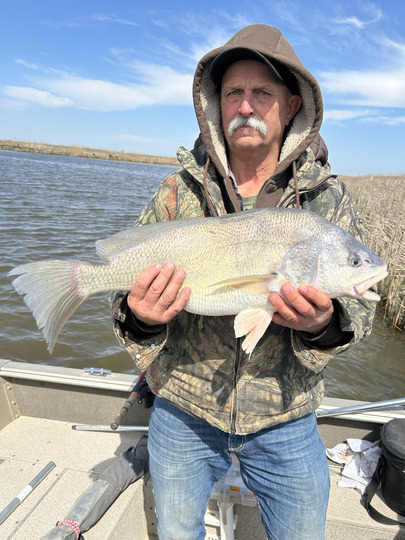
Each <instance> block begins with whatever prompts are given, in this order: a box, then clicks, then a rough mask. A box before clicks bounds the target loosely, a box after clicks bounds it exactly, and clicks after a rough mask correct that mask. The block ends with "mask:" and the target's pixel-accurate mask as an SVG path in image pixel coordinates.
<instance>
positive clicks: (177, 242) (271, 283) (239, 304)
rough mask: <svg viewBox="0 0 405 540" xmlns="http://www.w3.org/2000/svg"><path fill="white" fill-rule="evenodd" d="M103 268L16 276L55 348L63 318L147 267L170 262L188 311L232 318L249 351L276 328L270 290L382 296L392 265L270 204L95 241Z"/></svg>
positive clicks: (62, 264) (326, 226)
mask: <svg viewBox="0 0 405 540" xmlns="http://www.w3.org/2000/svg"><path fill="white" fill-rule="evenodd" d="M96 249H97V253H98V255H99V257H100V258H101V259H103V260H105V261H106V264H102V263H101V264H90V263H86V262H79V261H58V260H54V261H43V262H34V263H29V264H23V265H21V266H18V267H16V268H14V269H13V270H12V271H11V272H10V275H19V277H17V278H16V279H15V280H14V281H13V285H14V287H15V289H16V290H17V292H18V293H19V294H23V295H25V298H24V300H25V302H26V304H27V306H28V307H29V308H30V309H31V310H32V312H33V315H34V317H35V319H36V321H37V324H38V328H40V329H42V331H43V334H44V337H45V339H46V341H47V343H48V349H49V352H52V349H53V346H54V344H55V341H56V339H57V337H58V334H59V332H60V330H61V329H62V327H63V325H64V324H65V322H66V321H67V320H68V318H69V317H70V316H71V315H72V313H73V312H74V311H75V309H76V308H77V307H78V306H79V305H80V304H81V303H82V302H84V300H86V298H87V297H89V296H91V295H92V294H95V293H98V292H102V291H111V290H126V291H127V290H130V289H131V288H132V286H133V284H134V282H135V280H136V278H137V277H138V275H139V274H140V273H141V272H142V271H143V270H144V269H145V268H146V267H147V266H149V265H151V264H154V263H157V262H160V263H165V262H166V261H172V262H173V263H174V264H175V265H176V266H177V267H179V268H183V269H184V270H185V272H186V279H185V281H184V284H183V286H189V287H190V288H191V296H190V298H189V300H188V302H187V304H186V307H185V309H186V311H189V312H190V313H198V314H201V315H236V318H235V335H236V337H241V336H245V335H246V336H247V337H246V338H245V340H244V341H243V349H244V350H245V352H246V353H247V354H251V353H252V351H253V349H254V347H255V346H256V344H257V342H258V341H259V339H260V338H261V337H262V335H263V334H264V332H265V330H266V328H267V327H268V325H269V324H270V322H271V319H272V316H273V313H274V309H273V307H272V306H271V304H270V303H269V302H268V300H267V297H268V294H269V292H270V291H276V292H279V291H280V288H281V285H282V284H283V283H285V282H287V281H288V282H290V283H292V284H293V285H294V286H295V287H297V286H299V285H300V284H301V283H307V284H312V285H314V286H315V287H317V288H319V289H320V290H322V291H324V292H325V293H327V294H328V295H329V296H330V297H331V298H336V297H341V296H350V297H353V298H358V299H364V300H379V299H380V298H379V296H378V295H377V294H376V293H375V292H373V291H371V290H370V287H371V286H372V285H374V284H375V283H377V282H378V281H380V280H381V279H383V278H384V277H385V276H386V275H387V267H386V264H385V263H384V262H383V261H382V260H381V259H380V258H379V257H378V256H377V255H376V254H375V253H374V252H373V251H372V250H371V249H369V248H367V247H366V246H364V245H363V244H362V243H361V242H360V241H359V240H357V239H356V238H354V237H353V236H352V235H351V234H349V233H348V232H347V231H345V230H343V229H342V228H340V227H338V226H337V225H335V224H333V223H331V222H329V221H327V220H325V219H324V218H323V217H321V216H319V215H317V214H314V213H313V212H309V211H305V210H296V209H287V208H265V209H259V210H251V211H246V212H240V213H237V214H231V215H226V216H221V217H211V218H191V219H184V220H178V221H176V220H175V221H169V222H164V223H155V224H151V225H144V226H141V227H134V228H132V229H128V230H125V231H123V232H120V233H118V234H116V235H115V236H112V237H111V238H108V239H106V240H99V241H98V242H96Z"/></svg>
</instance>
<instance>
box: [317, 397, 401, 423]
mask: <svg viewBox="0 0 405 540" xmlns="http://www.w3.org/2000/svg"><path fill="white" fill-rule="evenodd" d="M398 406H402V407H404V406H405V397H403V398H398V399H388V400H385V401H375V402H371V403H360V404H359V405H349V406H346V407H338V408H336V409H327V410H325V411H316V413H315V414H316V416H317V418H320V417H322V416H339V415H341V414H347V413H361V412H364V411H377V410H379V409H386V408H388V407H398Z"/></svg>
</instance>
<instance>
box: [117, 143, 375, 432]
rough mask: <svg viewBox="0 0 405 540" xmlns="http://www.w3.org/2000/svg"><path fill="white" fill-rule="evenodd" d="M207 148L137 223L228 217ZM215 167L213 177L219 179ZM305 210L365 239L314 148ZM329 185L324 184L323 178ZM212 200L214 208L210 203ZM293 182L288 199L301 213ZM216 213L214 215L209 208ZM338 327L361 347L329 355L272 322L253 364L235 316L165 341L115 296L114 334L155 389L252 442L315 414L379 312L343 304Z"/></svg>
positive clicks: (302, 180)
mask: <svg viewBox="0 0 405 540" xmlns="http://www.w3.org/2000/svg"><path fill="white" fill-rule="evenodd" d="M206 157H207V156H206V154H205V152H204V148H203V147H199V148H197V149H195V150H194V151H193V152H189V151H187V150H185V149H184V148H181V149H180V150H179V153H178V159H179V161H180V163H181V164H182V166H183V168H182V169H181V170H179V171H176V172H174V173H173V174H171V175H170V176H169V177H168V178H167V179H166V181H165V182H163V184H162V185H161V186H160V188H159V189H158V191H157V192H156V194H155V195H154V196H153V198H152V200H151V201H150V203H149V204H148V206H147V207H146V208H145V209H144V211H143V212H142V214H141V216H140V218H139V220H138V223H139V224H146V223H153V222H156V221H164V220H169V219H185V218H190V217H196V216H201V215H203V216H206V215H210V214H212V211H216V213H217V214H219V215H221V214H224V213H225V211H226V210H225V206H224V202H223V197H222V194H221V190H220V187H219V184H218V181H217V180H216V179H215V176H211V175H210V174H208V175H207V178H206V179H205V181H204V164H205V161H206ZM211 169H212V168H210V169H209V171H211V172H214V170H213V169H212V170H211ZM297 175H298V184H299V186H300V193H301V194H300V202H301V205H302V207H303V208H305V209H309V210H311V211H313V212H316V213H319V214H321V215H323V216H324V217H325V218H327V219H328V220H330V221H332V222H334V223H337V224H338V225H340V226H341V227H343V228H345V229H346V230H348V231H349V232H351V233H352V234H353V235H354V236H357V237H358V238H360V239H362V240H363V241H364V231H363V227H362V222H361V219H360V218H359V216H358V215H357V211H356V207H355V205H354V203H353V201H352V198H351V196H350V193H349V192H348V190H347V188H346V187H345V185H344V184H343V183H342V182H341V181H339V180H338V179H337V178H336V177H333V176H331V175H330V170H329V166H328V165H327V164H326V165H324V166H321V165H320V164H319V163H317V162H316V161H315V155H314V152H313V150H312V148H308V149H307V150H306V151H305V152H303V154H302V155H301V156H300V159H299V160H298V161H297ZM324 178H326V180H325V181H324V182H323V183H320V180H322V179H324ZM207 196H209V197H210V199H211V204H210V205H209V204H208V202H207ZM295 203H296V199H295V196H294V182H293V180H292V179H291V180H290V182H289V184H288V186H287V189H286V190H285V193H284V196H283V198H282V200H281V201H280V203H279V204H280V205H283V206H290V207H293V206H295ZM210 206H211V207H212V206H213V207H214V208H213V209H212V210H210ZM339 306H340V309H339V310H338V313H339V315H338V316H339V322H340V327H341V329H342V330H343V331H345V332H351V334H350V335H351V336H352V339H351V340H350V342H349V343H348V344H346V345H345V346H343V347H338V348H337V349H335V350H331V349H320V348H317V347H316V345H313V346H311V343H310V342H308V341H307V340H305V339H303V337H302V336H301V335H300V334H299V333H298V332H295V331H292V330H290V329H287V328H283V327H280V326H278V325H276V324H274V323H273V324H271V325H270V326H269V328H268V329H267V331H266V333H265V335H264V336H263V338H262V339H261V340H260V342H259V343H258V345H257V346H256V348H255V350H254V352H253V354H252V356H251V360H250V361H248V356H247V355H246V354H245V353H244V352H243V351H242V350H241V346H240V339H236V338H235V335H234V329H233V319H234V317H233V316H229V317H207V316H200V315H194V314H190V313H187V312H186V311H183V312H181V313H180V314H179V315H178V316H177V317H176V318H175V319H174V320H172V321H171V323H170V324H168V325H167V326H165V327H163V328H161V329H160V331H159V332H158V333H152V334H145V333H143V332H138V331H137V330H136V329H134V328H132V327H131V325H130V324H127V323H126V320H127V310H128V308H127V305H126V296H125V293H123V292H117V293H116V294H115V296H114V298H113V317H114V320H115V331H116V334H117V336H118V338H119V340H120V341H121V342H122V344H123V345H125V347H126V348H127V350H128V352H129V353H130V355H131V356H132V358H133V359H134V360H135V362H136V364H137V366H138V367H139V369H140V370H145V369H146V370H147V381H148V383H149V386H150V388H151V390H152V391H153V392H154V393H155V394H156V395H159V396H161V397H163V398H165V399H167V400H169V401H171V402H173V403H174V404H175V405H177V406H178V407H180V408H181V409H183V410H185V411H186V412H188V413H190V414H192V415H195V416H197V417H199V418H202V419H204V420H206V421H207V422H209V423H210V424H212V425H214V426H216V427H218V428H220V429H221V430H223V431H227V432H235V433H238V434H246V433H251V432H256V431H259V430H261V429H263V428H266V427H269V426H271V425H274V424H277V423H280V422H285V421H287V420H289V419H292V418H296V417H300V416H302V415H304V414H307V413H309V412H312V411H314V410H315V409H316V408H317V407H318V406H319V404H320V402H321V399H322V397H323V391H324V384H323V369H324V367H325V365H326V363H327V362H328V360H330V358H332V356H333V355H334V354H335V353H336V352H338V351H339V350H341V349H344V348H347V347H349V346H351V345H353V344H354V343H356V342H357V341H359V340H361V339H362V338H363V337H365V336H366V335H367V334H368V333H369V332H370V331H371V324H372V318H373V315H374V305H373V304H372V303H367V302H360V301H358V300H354V299H347V298H344V299H340V300H339Z"/></svg>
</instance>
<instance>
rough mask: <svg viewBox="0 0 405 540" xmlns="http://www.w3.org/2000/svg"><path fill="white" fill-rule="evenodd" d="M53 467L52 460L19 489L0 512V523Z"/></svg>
mask: <svg viewBox="0 0 405 540" xmlns="http://www.w3.org/2000/svg"><path fill="white" fill-rule="evenodd" d="M54 468H55V463H54V462H53V461H50V462H49V463H48V465H46V467H44V468H43V469H42V470H41V471H40V472H39V473H38V474H37V475H36V477H35V478H34V479H33V480H31V482H30V483H29V484H27V485H26V486H25V488H24V489H23V490H22V491H20V493H19V494H18V495H16V497H15V498H14V499H13V500H12V501H11V503H10V504H8V505H7V506H6V508H4V510H2V511H1V512H0V525H1V524H2V523H3V521H4V520H5V519H7V518H8V516H9V515H10V514H11V513H12V512H14V510H15V509H16V508H17V506H20V504H21V503H22V502H23V501H24V499H25V498H26V497H28V495H29V494H30V493H31V491H33V490H34V489H35V488H36V487H37V486H38V484H40V483H41V482H42V480H43V479H44V478H45V477H46V476H47V475H48V474H49V473H50V472H51V471H52V469H54Z"/></svg>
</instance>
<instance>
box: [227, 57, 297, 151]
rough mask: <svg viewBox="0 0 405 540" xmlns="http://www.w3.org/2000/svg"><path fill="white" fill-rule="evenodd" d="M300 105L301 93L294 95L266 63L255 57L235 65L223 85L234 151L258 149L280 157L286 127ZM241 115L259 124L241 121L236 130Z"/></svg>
mask: <svg viewBox="0 0 405 540" xmlns="http://www.w3.org/2000/svg"><path fill="white" fill-rule="evenodd" d="M300 106H301V98H300V96H292V95H291V94H290V93H289V91H288V89H287V87H286V86H285V85H283V84H282V83H281V82H280V81H279V80H278V79H277V78H276V77H275V75H273V73H272V72H271V70H270V68H269V67H268V66H266V64H263V63H262V62H257V61H255V60H243V61H240V62H235V63H234V64H231V66H230V67H229V68H228V69H227V70H226V72H225V74H224V77H223V79H222V87H221V115H222V127H223V131H224V135H225V139H226V141H227V143H228V146H229V149H230V151H231V152H235V153H236V154H238V153H239V154H241V155H243V153H244V152H245V151H246V150H249V152H254V151H255V150H258V151H260V152H265V153H271V152H277V156H278V154H279V153H280V148H281V144H282V139H283V133H284V129H285V127H286V126H287V125H288V123H289V122H290V120H291V118H292V117H293V116H294V114H295V113H296V112H297V110H298V109H299V107H300ZM237 117H241V118H242V119H245V120H248V119H249V118H254V119H256V120H254V122H256V125H255V124H254V123H253V127H251V126H248V125H247V124H246V123H245V122H243V120H241V122H240V124H238V122H237V121H236V125H237V126H238V125H239V127H236V129H232V128H233V126H232V120H234V119H235V118H237ZM257 121H259V122H258V123H257ZM260 121H261V122H262V123H261V122H260ZM230 125H231V130H229V127H230ZM258 128H259V129H258Z"/></svg>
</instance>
